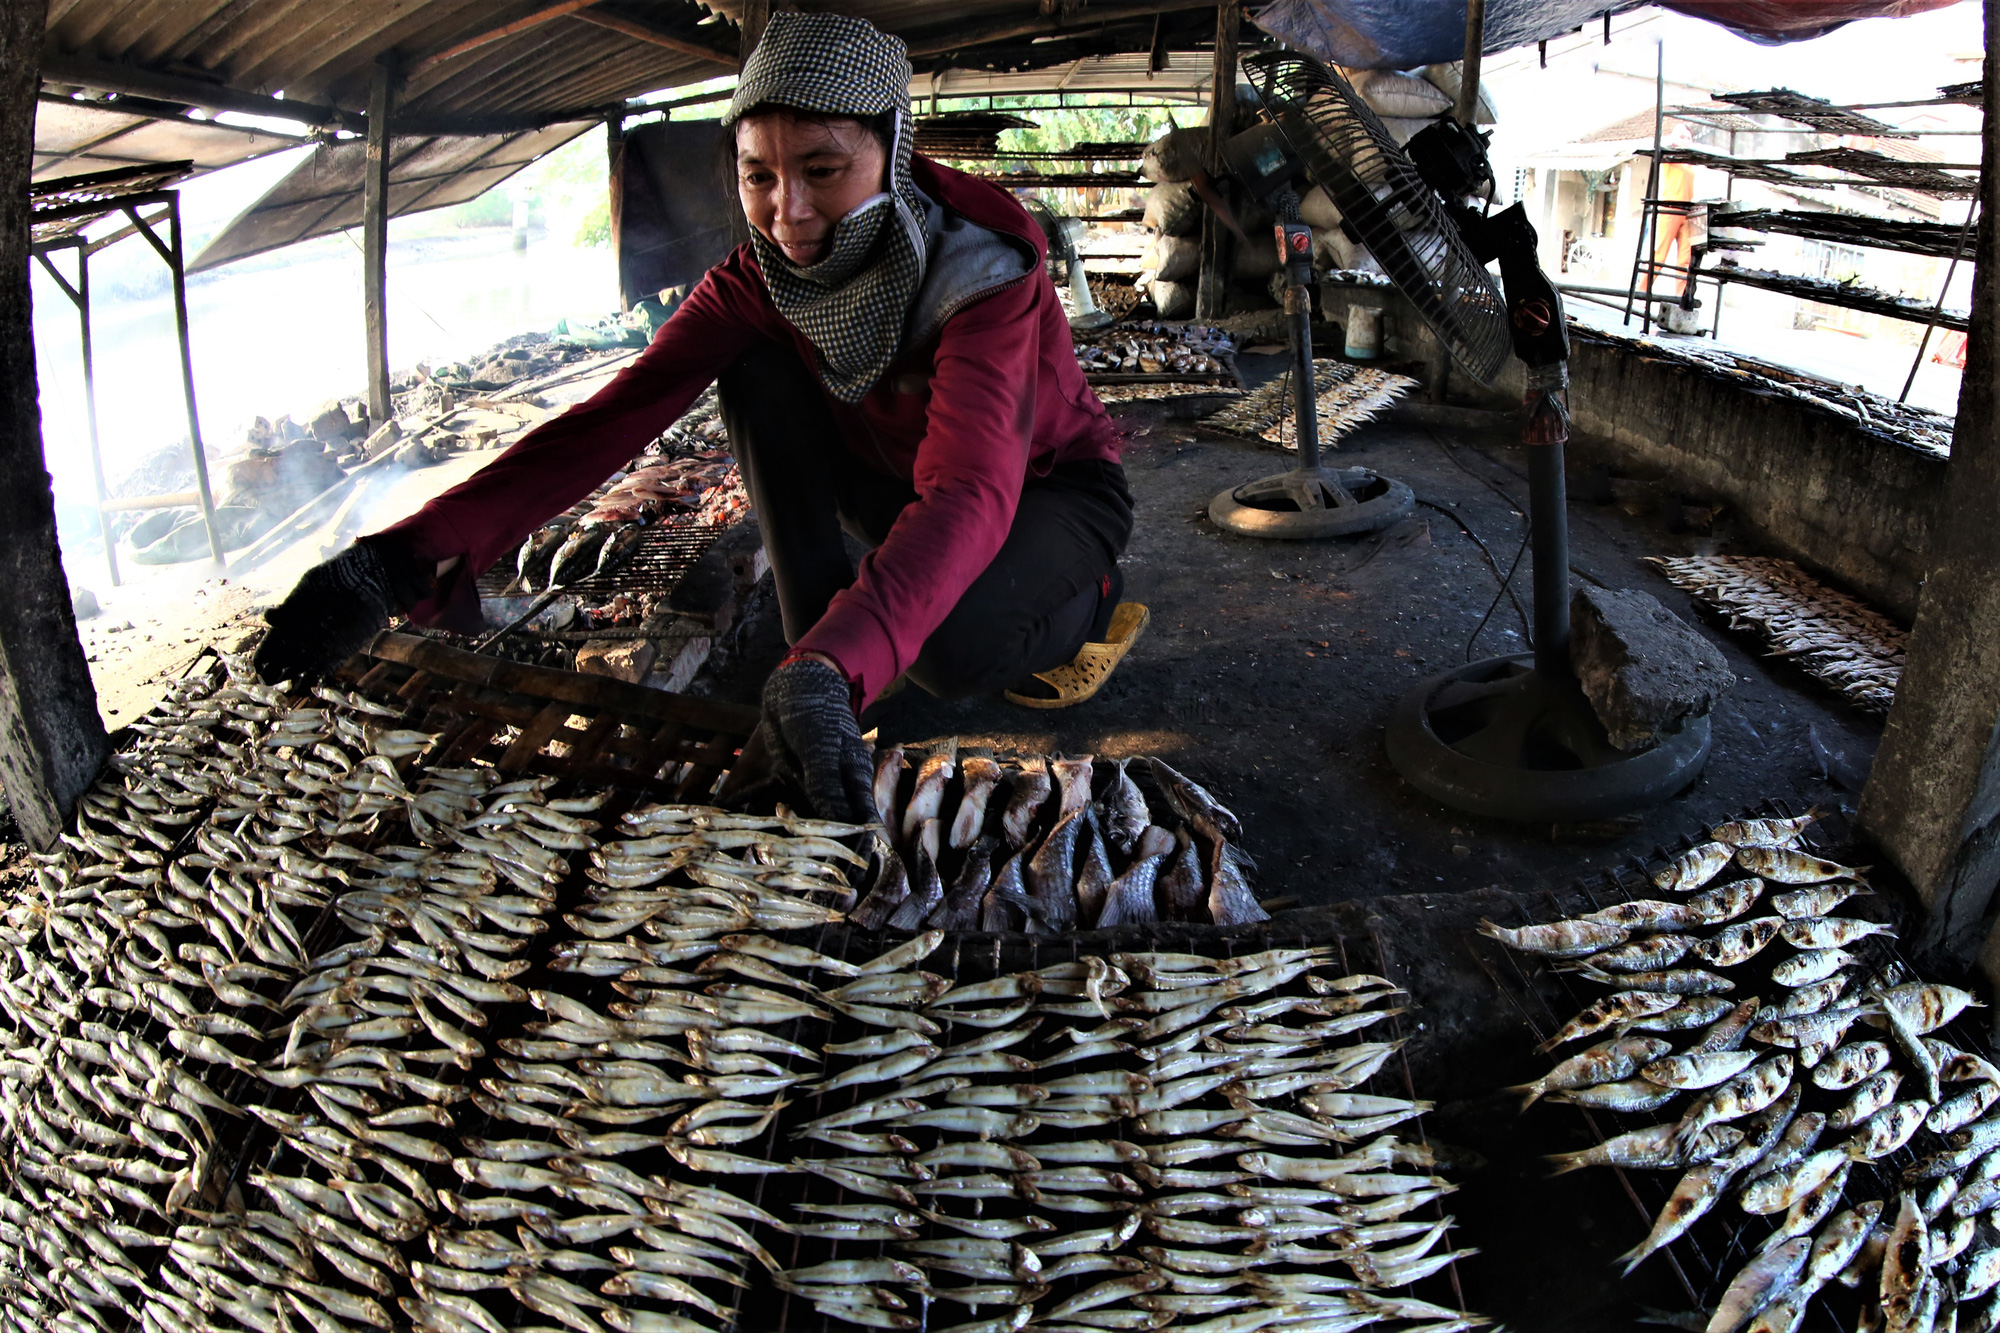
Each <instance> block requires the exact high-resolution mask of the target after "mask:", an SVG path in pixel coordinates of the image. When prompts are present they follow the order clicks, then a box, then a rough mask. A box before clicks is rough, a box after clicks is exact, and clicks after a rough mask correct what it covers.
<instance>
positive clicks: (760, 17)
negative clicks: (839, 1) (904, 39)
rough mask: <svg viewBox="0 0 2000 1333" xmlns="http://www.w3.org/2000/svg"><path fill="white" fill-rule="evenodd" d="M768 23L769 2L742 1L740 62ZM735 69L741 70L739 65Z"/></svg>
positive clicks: (739, 44) (747, 54)
mask: <svg viewBox="0 0 2000 1333" xmlns="http://www.w3.org/2000/svg"><path fill="white" fill-rule="evenodd" d="M770 22H771V0H743V12H742V14H741V15H740V16H739V17H738V18H737V21H736V29H737V34H738V36H737V39H736V47H737V50H738V52H739V53H740V55H741V59H742V60H748V59H749V58H750V53H751V52H752V51H755V50H756V49H757V43H759V42H761V41H763V40H764V29H765V28H766V27H767V26H768V25H769V24H770ZM911 54H912V55H914V54H916V53H915V52H911ZM737 68H738V69H741V68H742V65H741V63H739V64H738V65H737Z"/></svg>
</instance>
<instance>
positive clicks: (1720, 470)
mask: <svg viewBox="0 0 2000 1333" xmlns="http://www.w3.org/2000/svg"><path fill="white" fill-rule="evenodd" d="M1521 386H1522V367H1521V363H1520V362H1519V361H1510V362H1509V363H1508V366H1507V369H1506V370H1505V371H1504V372H1503V373H1502V377H1501V383H1500V385H1499V386H1498V388H1499V390H1500V392H1502V393H1504V394H1506V395H1507V396H1508V397H1509V398H1510V399H1514V400H1516V401H1518V395H1519V393H1520V391H1521ZM1570 410H1571V413H1572V415H1573V416H1574V418H1575V423H1576V430H1577V435H1578V440H1577V445H1576V451H1577V452H1578V453H1590V452H1595V453H1598V454H1601V455H1604V456H1607V458H1608V461H1614V462H1618V463H1628V464H1633V465H1637V466H1639V467H1641V468H1644V469H1650V470H1655V471H1659V472H1664V473H1667V474H1669V475H1671V476H1672V477H1673V478H1675V479H1676V480H1677V481H1678V482H1679V483H1680V484H1681V485H1682V486H1684V487H1686V488H1687V489H1688V490H1690V491H1695V492H1699V493H1701V494H1703V495H1705V496H1713V497H1714V498H1716V499H1718V500H1721V501H1724V502H1725V503H1727V504H1729V505H1731V506H1732V507H1733V508H1734V509H1735V510H1736V511H1737V513H1738V515H1739V516H1740V517H1741V518H1742V519H1743V520H1744V522H1745V524H1746V525H1747V526H1748V527H1749V528H1750V529H1751V530H1752V531H1754V532H1755V533H1756V534H1757V535H1758V537H1759V538H1761V539H1762V540H1763V541H1765V542H1768V543H1769V544H1770V546H1771V547H1772V548H1774V549H1775V550H1776V551H1778V552H1781V553H1783V554H1784V555H1787V556H1789V557H1791V558H1792V559H1794V560H1797V561H1799V562H1800V563H1801V564H1804V565H1806V566H1808V567H1810V568H1812V569H1815V570H1817V571H1820V572H1823V573H1824V574H1826V575H1828V576H1829V577H1831V578H1832V579H1834V580H1835V581H1837V582H1839V583H1841V584H1844V585H1846V586H1847V587H1849V588H1851V589H1853V590H1854V591H1855V592H1856V593H1858V594H1860V595H1861V596H1863V597H1865V598H1867V599H1868V600H1869V601H1871V602H1874V603H1875V604H1876V605H1877V606H1880V607H1882V608H1883V609H1884V610H1886V611H1888V612H1889V613H1891V614H1892V615H1894V616H1896V617H1898V618H1900V619H1901V620H1903V621H1905V622H1908V621H1910V620H1912V619H1914V618H1915V616H1916V611H1917V594H1918V591H1919V590H1920V589H1921V588H1922V586H1923V581H1924V576H1925V573H1926V567H1925V563H1924V552H1925V550H1926V549H1927V548H1928V546H1929V544H1930V537H1931V531H1932V528H1933V525H1934V524H1935V522H1936V520H1937V516H1938V515H1939V514H1940V513H1942V512H1943V506H1944V496H1945V489H1944V488H1945V471H1946V460H1945V459H1943V458H1941V457H1939V456H1938V455H1936V454H1935V453H1932V452H1930V451H1929V450H1926V449H1922V448H1918V447H1916V446H1912V445H1905V444H1899V443H1897V442H1895V441H1893V440H1890V439H1885V438H1884V437H1883V436H1882V435H1880V434H1875V433H1871V432H1869V431H1867V430H1865V429H1862V428H1861V427H1859V426H1858V425H1856V424H1854V423H1851V422H1848V421H1845V420H1843V419H1841V418H1840V417H1839V416H1837V415H1836V414H1834V413H1832V412H1828V411H1817V410H1815V409H1814V408H1813V407H1812V406H1811V405H1810V404H1807V403H1804V402H1801V401H1799V400H1797V399H1795V398H1790V397H1787V396H1784V395H1781V394H1777V393H1768V392H1759V391H1758V390H1757V389H1756V388H1755V387H1754V385H1753V384H1752V383H1751V382H1749V381H1746V382H1744V383H1743V384H1740V385H1739V384H1736V383H1732V382H1730V381H1727V380H1724V379H1721V378H1719V377H1717V376H1714V375H1709V374H1703V373H1701V372H1699V371H1697V370H1695V369H1693V368H1692V367H1689V366H1686V365H1682V364H1680V363H1678V362H1676V361H1673V360H1669V359H1666V358H1663V357H1648V356H1644V355H1636V354H1634V353H1631V352H1628V351H1625V350H1623V349H1620V348H1618V347H1614V346H1609V345H1606V344H1604V343H1600V342H1595V341H1592V340H1590V339H1588V338H1578V339H1576V340H1575V341H1574V343H1573V351H1572V358H1571V361H1570Z"/></svg>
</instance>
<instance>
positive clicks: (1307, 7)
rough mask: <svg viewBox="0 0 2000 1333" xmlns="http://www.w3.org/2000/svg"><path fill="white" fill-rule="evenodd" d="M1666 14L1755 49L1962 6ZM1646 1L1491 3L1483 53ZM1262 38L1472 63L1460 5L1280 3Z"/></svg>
mask: <svg viewBox="0 0 2000 1333" xmlns="http://www.w3.org/2000/svg"><path fill="white" fill-rule="evenodd" d="M1661 2H1662V3H1663V4H1664V5H1665V7H1666V8H1668V9H1672V10H1677V11H1678V12H1680V13H1683V14H1690V15H1693V16H1694V17H1696V18H1703V19H1707V20H1709V21H1710V22H1712V23H1719V24H1721V25H1723V26H1724V27H1727V28H1731V29H1734V30H1735V31H1737V32H1740V33H1742V34H1743V35H1744V36H1745V37H1748V38H1750V39H1751V40H1753V41H1760V42H1771V43H1776V42H1792V41H1801V40H1804V39H1805V38H1808V37H1818V36H1820V35H1822V34H1824V33H1828V32H1831V31H1833V30H1834V29H1835V28H1837V27H1839V26H1841V25H1842V24H1843V23H1851V22H1853V21H1854V20H1855V19H1865V18H1902V17H1905V16H1907V15H1910V14H1920V13H1923V12H1924V11H1926V10H1931V9H1941V8H1943V7H1944V6H1946V5H1949V4H1954V3H1957V0H1661ZM1637 8H1639V0H1614V3H1610V4H1607V3H1605V0H1486V41H1485V47H1486V50H1487V51H1488V52H1489V53H1490V52H1494V51H1508V50H1512V49H1513V48H1515V47H1517V46H1526V45H1527V44H1528V43H1530V42H1539V41H1544V40H1546V39H1548V38H1551V37H1560V36H1562V35H1563V34H1564V33H1568V32H1574V31H1575V30H1576V29H1577V28H1579V27H1582V26H1583V25H1584V24H1587V23H1591V22H1594V21H1595V20H1597V19H1598V18H1599V17H1600V16H1602V15H1603V14H1605V13H1607V12H1609V13H1613V14H1622V13H1624V12H1625V11H1626V10H1628V9H1637ZM1252 17H1253V20H1254V22H1255V23H1256V24H1257V26H1258V27H1259V28H1262V29H1263V30H1264V31H1265V32H1267V33H1270V34H1271V35H1272V36H1273V37H1276V38H1278V39H1279V40H1280V41H1283V42H1288V43H1290V44H1291V45H1292V46H1293V47H1295V48H1297V49H1298V50H1300V51H1303V52H1305V53H1306V54H1307V55H1310V56H1313V57H1315V58H1317V59H1320V60H1324V61H1327V62H1328V63H1330V64H1335V65H1341V66H1344V67H1346V68H1348V69H1415V68H1417V67H1418V66H1420V65H1431V64H1437V63H1439V62H1441V61H1447V60H1457V59H1458V58H1459V57H1460V56H1462V55H1464V54H1465V6H1464V4H1462V3H1453V0H1442V2H1440V0H1273V2H1272V3H1271V4H1268V5H1266V6H1264V7H1263V8H1262V9H1261V10H1258V11H1257V12H1256V13H1255V14H1254V15H1253V16H1252Z"/></svg>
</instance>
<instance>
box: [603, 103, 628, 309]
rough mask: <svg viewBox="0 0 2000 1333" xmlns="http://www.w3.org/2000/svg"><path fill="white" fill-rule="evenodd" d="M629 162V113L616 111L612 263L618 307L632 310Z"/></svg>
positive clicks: (608, 182) (609, 129) (611, 124)
mask: <svg viewBox="0 0 2000 1333" xmlns="http://www.w3.org/2000/svg"><path fill="white" fill-rule="evenodd" d="M624 159H625V113H624V112H622V111H614V112H612V113H611V114H610V115H609V116H608V117H606V118H605V121H604V160H605V167H606V173H605V181H604V188H605V191H606V197H607V198H608V199H609V200H610V208H611V262H612V264H613V265H614V266H615V267H616V269H617V271H618V308H619V309H620V310H630V309H631V308H632V293H631V292H630V291H628V290H626V287H625V187H624V183H623V180H622V179H621V177H620V174H619V173H620V172H621V171H622V170H623V169H624Z"/></svg>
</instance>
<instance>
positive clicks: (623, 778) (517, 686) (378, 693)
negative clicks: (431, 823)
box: [340, 632, 757, 801]
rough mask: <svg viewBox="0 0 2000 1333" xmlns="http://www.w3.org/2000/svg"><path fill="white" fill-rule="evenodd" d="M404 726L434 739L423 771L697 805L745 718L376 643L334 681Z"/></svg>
mask: <svg viewBox="0 0 2000 1333" xmlns="http://www.w3.org/2000/svg"><path fill="white" fill-rule="evenodd" d="M340 676H341V680H342V683H343V684H348V685H352V686H353V687H354V688H356V689H358V690H360V691H361V692H362V693H363V694H365V695H367V696H368V697H370V698H371V699H375V700H376V701H378V702H381V703H387V704H391V705H393V706H396V707H400V708H402V709H403V710H404V718H405V719H406V720H405V721H404V723H403V725H405V726H410V727H421V728H422V729H424V730H426V731H434V732H441V733H442V734H441V736H440V738H439V740H438V743H437V745H436V746H435V747H434V748H433V752H432V756H431V757H430V758H429V759H428V760H427V763H428V764H429V765H433V766H437V767H445V768H449V767H456V766H461V765H465V764H471V763H475V762H484V763H489V764H491V765H493V766H494V767H495V768H497V769H499V770H500V771H501V772H503V773H511V774H519V773H528V772H532V773H544V774H548V775H549V776H551V777H557V778H571V779H575V780H576V781H578V782H579V783H582V784H584V785H589V786H615V787H622V788H626V789H629V790H632V791H634V792H635V793H636V792H643V793H645V794H648V795H651V796H653V797H655V798H656V799H661V800H677V801H687V800H692V801H700V800H705V799H707V798H708V796H709V795H710V793H711V792H713V791H714V789H715V787H716V784H717V783H718V782H719V781H720V780H721V779H722V777H723V775H724V774H725V773H726V772H727V771H728V769H729V767H730V764H731V762H732V761H733V759H734V758H735V756H736V753H737V751H738V750H739V749H740V748H741V747H742V745H743V743H744V742H745V741H746V740H748V739H749V736H750V733H751V731H752V730H753V729H754V728H755V727H756V725H757V710H756V709H754V708H746V707H743V706H741V705H738V704H728V703H720V702H717V701H714V700H708V699H694V698H690V697H688V696H686V695H681V694H672V693H669V692H667V691H665V690H655V689H649V688H647V687H646V686H643V685H633V684H630V683H628V682H626V681H622V680H613V679H611V678H610V677H607V676H591V675H585V674H583V673H582V672H576V671H561V670H557V669H555V668H553V667H538V666H528V665H525V664H523V663H519V662H508V661H503V660H501V659H499V658H494V657H486V656H482V655H481V654H478V653H472V652H467V651H465V650H464V649H461V648H453V647H450V646H448V645H446V644H441V643H437V642H434V641H432V640H429V639H422V638H418V637H416V636H415V635H410V634H398V633H394V632H387V633H383V634H380V635H378V636H376V638H375V641H374V642H373V643H371V644H370V645H369V646H368V648H367V649H365V650H364V651H363V652H362V653H360V654H359V655H357V656H356V657H355V658H353V659H352V660H350V661H349V662H348V663H347V665H346V666H345V667H343V668H342V669H341V672H340Z"/></svg>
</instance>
